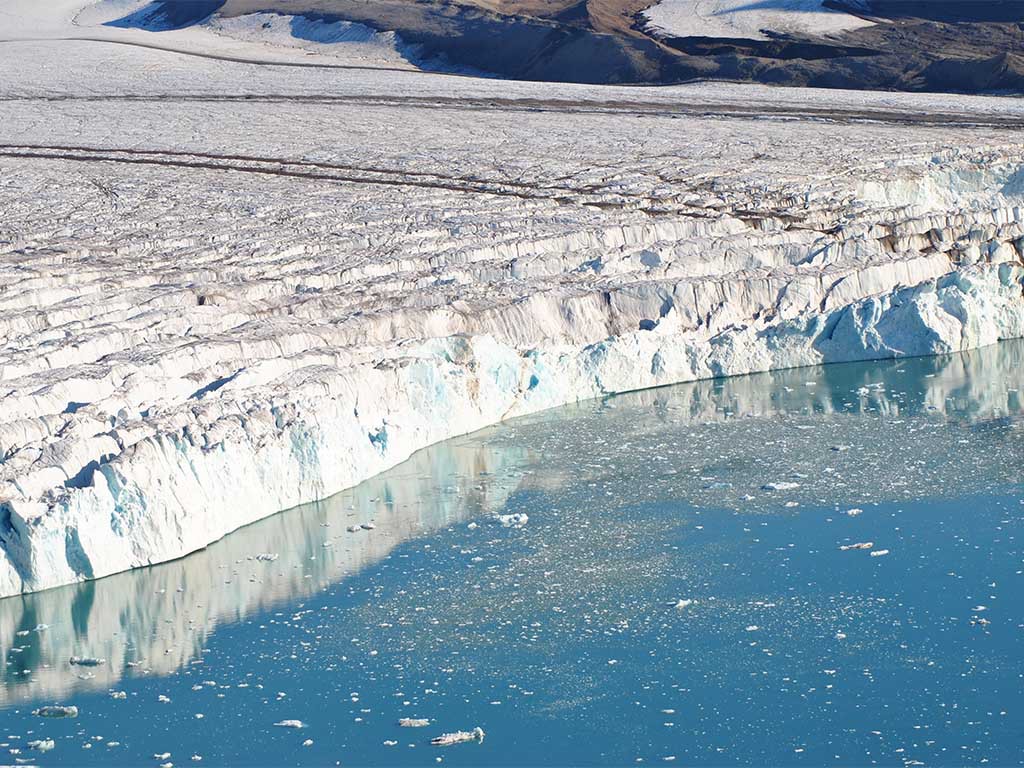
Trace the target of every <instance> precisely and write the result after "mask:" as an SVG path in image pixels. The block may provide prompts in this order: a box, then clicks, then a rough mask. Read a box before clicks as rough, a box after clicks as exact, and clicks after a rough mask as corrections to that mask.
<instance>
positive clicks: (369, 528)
mask: <svg viewBox="0 0 1024 768" xmlns="http://www.w3.org/2000/svg"><path fill="white" fill-rule="evenodd" d="M359 527H360V528H362V529H363V530H364V531H372V530H373V529H374V528H376V527H377V526H376V525H374V524H373V523H363V524H362V525H360V526H359Z"/></svg>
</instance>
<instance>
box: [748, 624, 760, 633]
mask: <svg viewBox="0 0 1024 768" xmlns="http://www.w3.org/2000/svg"><path fill="white" fill-rule="evenodd" d="M759 629H761V628H760V627H759V626H757V624H751V625H750V626H749V627H747V632H757V631H758V630H759Z"/></svg>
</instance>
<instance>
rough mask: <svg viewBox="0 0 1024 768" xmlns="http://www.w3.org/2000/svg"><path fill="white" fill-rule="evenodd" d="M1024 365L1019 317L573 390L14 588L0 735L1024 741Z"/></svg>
mask: <svg viewBox="0 0 1024 768" xmlns="http://www.w3.org/2000/svg"><path fill="white" fill-rule="evenodd" d="M1021 371H1024V343H1021V342H1006V343H1003V344H1001V345H999V346H996V347H990V348H987V349H983V350H978V351H974V352H970V353H965V354H962V355H956V356H951V357H942V358H933V359H910V360H902V361H895V362H892V361H890V362H881V363H871V364H849V365H836V366H830V367H825V368H809V369H798V370H792V371H784V372H778V373H772V374H762V375H756V376H748V377H742V378H735V379H725V380H717V381H706V382H699V383H695V384H688V385H682V386H676V387H671V388H665V389H658V390H651V391H645V392H638V393H634V394H629V395H622V396H617V397H614V398H609V399H607V400H604V401H600V402H598V401H594V402H587V403H582V404H580V405H577V406H572V407H568V408H562V409H558V410H555V411H550V412H546V413H543V414H539V415H537V416H534V417H530V418H527V419H521V420H517V421H513V422H509V423H506V424H503V425H500V426H496V427H493V428H490V429H487V430H485V431H483V432H480V433H477V434H474V435H470V436H468V437H464V438H459V439H456V440H452V441H449V442H446V443H443V444H440V445H437V446H434V447H432V448H430V449H428V450H425V451H422V452H420V453H418V454H416V455H415V456H414V457H413V458H412V459H411V460H409V461H408V462H406V463H405V464H403V465H401V466H399V467H397V468H395V469H394V470H392V471H389V472H387V473H386V474H384V475H381V476H379V477H377V478H374V479H373V480H370V481H368V482H366V483H364V484H362V485H360V486H359V487H357V488H355V489H352V490H350V491H347V492H345V493H342V494H339V495H337V496H335V497H333V498H331V499H329V500H327V501H325V502H322V503H319V504H312V505H307V506H304V507H300V508H297V509H293V510H290V511H287V512H284V513H282V514H279V515H276V516H274V517H271V518H269V519H267V520H264V521H262V522H260V523H257V524H255V525H252V526H250V527H248V528H245V529H243V530H240V531H238V532H236V533H234V534H232V535H230V536H229V537H227V538H226V539H224V540H222V541H220V542H218V543H216V544H214V545H212V546H211V547H209V548H208V549H207V550H205V551H202V552H198V553H196V554H194V555H191V556H189V557H187V558H184V559H182V560H179V561H176V562H171V563H167V564H164V565H160V566H156V567H153V568H149V569H145V570H140V571H136V572H131V573H125V574H120V575H117V576H113V577H110V578H106V579H102V580H100V581H96V582H88V583H83V584H79V585H76V586H74V587H68V588H61V589H57V590H52V591H48V592H43V593H38V594H30V595H25V596H22V597H14V598H8V599H5V600H0V643H2V644H3V651H4V660H5V664H4V666H3V670H2V677H3V685H2V687H0V744H2V749H3V753H2V754H3V758H2V759H0V762H4V761H6V762H11V763H15V762H21V761H26V762H31V763H32V764H38V765H83V766H84V765H159V764H164V763H173V764H174V765H178V766H181V765H191V764H199V765H268V766H269V765H275V766H277V765H334V764H336V763H337V764H341V765H437V764H438V763H439V762H440V763H442V764H449V765H565V764H569V763H571V764H583V765H626V764H637V763H640V764H644V763H647V764H659V765H660V764H666V763H667V764H672V763H675V764H680V765H682V764H690V765H692V764H700V765H749V764H759V765H762V764H772V765H873V764H877V765H891V766H909V765H919V764H925V765H964V764H972V765H973V764H984V763H988V764H992V765H1009V764H1019V763H1021V762H1024V685H1022V675H1024V616H1022V614H1024V611H1022V609H1024V597H1022V586H1024V581H1022V578H1024V577H1022V568H1024V555H1022V550H1021V543H1020V542H1021V535H1022V515H1024V474H1022V473H1024V470H1022V467H1024V440H1022V438H1024V430H1022V425H1024V401H1022V397H1021V393H1020V392H1019V390H1018V387H1019V386H1020V384H1021ZM72 657H77V658H78V659H85V660H86V661H87V662H92V664H91V665H90V664H70V663H69V660H70V659H71V658H72ZM101 660H102V661H103V663H95V662H98V661H101ZM47 705H61V706H74V707H76V708H77V716H75V717H65V718H52V717H42V716H40V715H37V714H33V711H39V709H40V708H41V707H43V706H47ZM404 718H408V719H414V720H424V719H425V720H427V721H429V722H428V724H427V725H424V726H422V727H403V726H401V725H399V722H400V720H402V719H404ZM287 721H298V723H300V724H301V727H286V726H278V725H275V723H283V722H287ZM295 724H296V723H291V725H295ZM476 727H479V728H481V729H482V730H483V731H484V732H485V734H486V735H485V738H484V739H483V740H482V741H479V740H475V741H471V742H467V743H462V744H457V745H454V746H449V747H437V746H432V745H431V744H430V741H431V739H432V738H434V737H436V736H439V735H441V734H443V733H448V732H453V731H456V730H467V731H470V730H472V729H473V728H476ZM51 741H52V745H51V743H50V742H51ZM51 747H52V748H51ZM200 758H201V760H200Z"/></svg>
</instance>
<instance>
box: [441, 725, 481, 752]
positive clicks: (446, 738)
mask: <svg viewBox="0 0 1024 768" xmlns="http://www.w3.org/2000/svg"><path fill="white" fill-rule="evenodd" d="M483 740H484V729H483V728H480V727H479V726H478V727H476V728H474V729H473V730H472V731H454V732H452V733H442V734H441V735H440V736H435V737H434V738H433V739H431V740H430V743H431V744H433V745H434V746H435V747H450V746H451V745H453V744H463V743H465V742H469V741H476V742H480V743H483Z"/></svg>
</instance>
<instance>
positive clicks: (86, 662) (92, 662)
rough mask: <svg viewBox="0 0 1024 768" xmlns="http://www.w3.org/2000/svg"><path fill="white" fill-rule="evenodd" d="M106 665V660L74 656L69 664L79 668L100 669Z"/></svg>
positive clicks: (69, 660)
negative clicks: (99, 667) (102, 665)
mask: <svg viewBox="0 0 1024 768" xmlns="http://www.w3.org/2000/svg"><path fill="white" fill-rule="evenodd" d="M106 663H107V660H106V659H97V658H94V657H93V656H72V657H71V658H70V659H68V664H71V665H73V666H78V667H98V666H100V665H101V664H106Z"/></svg>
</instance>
